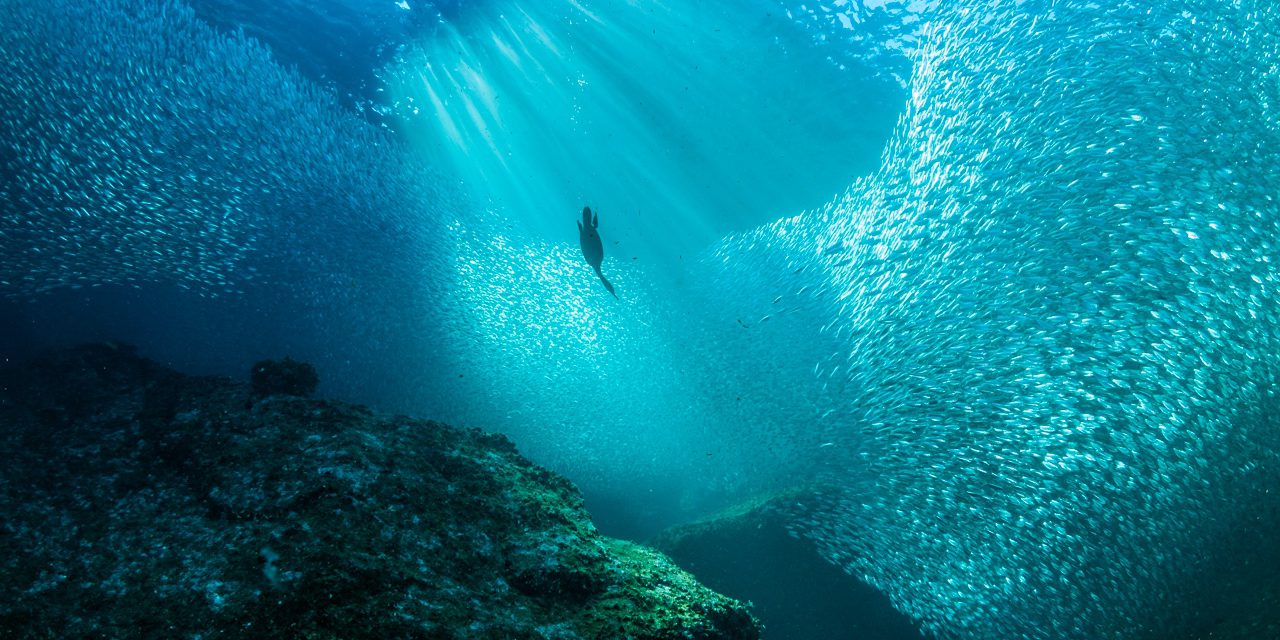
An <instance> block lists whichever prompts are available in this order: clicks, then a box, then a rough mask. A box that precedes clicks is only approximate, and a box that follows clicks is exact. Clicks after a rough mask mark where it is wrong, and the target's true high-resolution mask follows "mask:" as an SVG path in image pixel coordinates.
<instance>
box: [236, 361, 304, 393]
mask: <svg viewBox="0 0 1280 640" xmlns="http://www.w3.org/2000/svg"><path fill="white" fill-rule="evenodd" d="M319 384H320V376H319V375H318V374H317V373H316V368H315V367H313V366H311V365H310V364H308V363H306V362H298V361H297V360H294V359H293V358H289V357H285V359H284V360H260V361H258V362H255V363H254V364H253V367H252V368H251V369H250V370H249V387H250V388H251V389H252V390H253V395H254V396H257V397H260V396H269V395H275V394H284V395H288V396H299V397H302V398H306V397H308V396H310V395H311V394H312V393H314V392H315V390H316V386H317V385H319Z"/></svg>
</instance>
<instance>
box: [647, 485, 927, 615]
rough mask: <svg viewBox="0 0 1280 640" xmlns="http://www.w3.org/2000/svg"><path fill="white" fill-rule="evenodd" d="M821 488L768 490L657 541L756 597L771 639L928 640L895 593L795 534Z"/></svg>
mask: <svg viewBox="0 0 1280 640" xmlns="http://www.w3.org/2000/svg"><path fill="white" fill-rule="evenodd" d="M812 497H813V490H812V489H811V488H810V489H798V490H791V491H782V492H778V493H773V494H767V495H763V496H760V497H757V498H755V499H752V500H748V501H746V502H743V503H740V504H738V505H735V506H733V507H730V508H728V509H725V510H723V511H720V512H718V513H716V514H713V515H711V516H710V517H707V518H704V519H702V520H699V521H697V522H692V523H689V524H683V525H679V526H676V527H672V528H670V529H667V530H665V531H663V532H662V533H661V534H659V535H658V536H657V537H655V538H654V539H653V540H651V543H652V544H653V546H654V547H656V548H658V549H659V550H661V551H662V552H663V553H665V554H667V555H668V556H670V557H671V559H672V560H674V561H675V562H676V563H677V564H679V565H680V566H681V567H683V568H684V569H686V570H688V571H689V572H690V573H693V574H694V576H696V577H697V578H698V580H700V581H702V582H703V583H705V584H706V585H707V586H709V587H711V588H713V589H715V590H717V591H719V592H720V593H724V594H726V595H729V596H731V597H734V598H739V599H741V600H749V601H750V602H751V603H752V609H753V610H754V611H755V612H756V615H758V616H759V617H760V620H761V622H763V623H764V625H765V633H764V638H765V640H808V639H810V638H822V639H823V640H923V639H924V638H925V637H926V636H924V635H922V634H921V632H920V631H919V630H918V629H917V628H916V625H915V624H914V623H913V622H912V621H911V619H910V618H908V617H907V616H905V615H903V614H902V613H901V612H899V611H898V610H897V609H894V608H893V605H892V604H891V603H890V602H889V598H888V597H887V596H886V595H885V594H883V593H881V592H879V591H877V590H875V589H873V588H871V587H870V586H868V585H866V584H865V583H863V582H861V581H859V580H858V579H857V578H855V577H853V576H850V575H849V574H847V573H844V572H843V571H841V570H840V569H839V568H838V567H836V566H834V565H832V564H831V563H829V562H827V561H826V560H825V559H824V558H823V557H822V556H821V554H819V553H818V550H817V549H816V548H815V547H814V545H813V543H812V542H811V541H809V540H806V539H804V538H800V537H796V536H793V535H791V534H790V533H789V532H788V529H789V525H790V523H791V522H792V521H793V519H794V518H795V517H796V513H797V511H798V510H799V509H801V506H800V505H802V504H803V503H804V501H805V500H810V499H812Z"/></svg>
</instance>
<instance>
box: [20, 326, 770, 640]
mask: <svg viewBox="0 0 1280 640" xmlns="http://www.w3.org/2000/svg"><path fill="white" fill-rule="evenodd" d="M0 423H3V424H6V425H10V426H9V428H8V429H7V430H6V431H5V432H4V433H3V434H0V455H2V456H4V458H5V460H6V461H7V462H8V464H6V465H5V466H4V467H3V468H0V513H4V514H6V523H7V527H6V528H4V529H3V530H0V548H4V549H6V550H7V551H8V552H7V553H5V554H0V628H4V629H6V630H11V631H14V632H15V633H17V634H18V636H20V637H25V636H28V635H29V636H32V637H37V635H36V634H39V633H44V632H46V631H48V632H49V633H50V634H51V636H50V637H119V638H152V637H154V638H161V637H163V638H197V637H198V638H201V639H202V640H212V639H217V638H241V637H254V638H259V639H263V640H276V639H279V640H285V639H289V640H293V639H296V638H305V639H314V640H320V639H337V638H343V639H346V640H358V639H363V638H368V639H371V640H372V639H374V638H378V639H382V638H423V639H459V640H460V639H463V638H495V639H498V638H501V639H526V638H527V639H530V640H535V639H547V640H613V639H625V638H635V639H654V640H657V639H672V640H675V639H681V638H697V639H703V638H705V639H713V638H714V639H719V638H724V639H739V638H741V639H754V638H758V637H759V626H758V624H757V623H756V621H755V620H754V619H753V618H752V617H751V615H750V614H749V613H748V611H747V609H746V608H745V606H743V605H742V604H740V603H738V602H735V601H733V600H730V599H728V598H725V597H723V596H720V595H717V594H715V593H713V592H711V591H709V590H708V589H706V588H705V587H702V586H701V585H699V584H698V583H697V582H696V581H694V580H693V579H692V577H690V576H689V574H687V573H685V572H683V571H681V570H680V569H678V568H676V567H675V566H674V565H672V564H671V563H670V562H669V561H668V560H667V559H666V557H664V556H662V555H661V554H659V553H657V552H655V551H652V550H648V549H645V548H643V547H639V546H636V545H633V544H629V543H624V542H620V541H616V540H612V539H609V538H606V537H604V536H601V535H600V534H599V533H598V532H597V531H596V529H595V527H594V526H593V525H592V523H591V520H590V518H589V517H588V515H587V513H586V510H585V508H584V507H583V503H582V497H581V495H580V494H579V493H578V491H577V489H576V488H575V487H574V486H573V485H572V484H571V483H570V482H568V481H567V480H565V479H564V478H563V477H561V476H559V475H556V474H554V473H552V472H550V471H547V470H546V469H543V468H541V467H538V466H536V465H534V464H532V463H531V462H529V461H528V460H526V459H525V458H524V457H522V456H521V455H520V454H519V453H518V452H517V451H516V448H515V446H514V445H513V444H512V443H511V442H510V441H509V440H508V439H506V438H505V437H503V436H500V435H494V434H488V433H484V432H482V431H479V430H475V429H457V428H453V427H450V426H447V425H443V424H440V423H436V422H431V421H426V420H416V419H412V418H408V417H404V416H387V415H381V414H378V413H375V412H373V411H369V410H368V409H365V408H362V407H356V406H352V405H348V404H344V403H338V402H329V401H324V400H312V399H306V398H301V397H295V396H286V395H268V396H265V397H264V396H261V395H259V394H255V393H253V392H252V390H251V389H250V388H249V387H248V385H244V384H239V383H235V382H232V381H229V380H224V379H216V378H191V377H187V376H183V375H181V374H178V373H176V372H173V371H170V370H167V369H165V368H163V367H160V366H159V365H156V364H154V363H150V362H146V361H144V360H142V359H140V358H138V357H137V356H136V355H133V354H131V353H126V352H123V351H120V350H115V349H108V348H103V347H89V348H84V349H79V350H74V351H70V352H64V353H60V354H55V355H53V356H50V357H47V358H45V359H42V360H39V361H36V362H33V363H29V364H27V365H25V366H24V367H21V368H13V369H9V370H0ZM49 433H55V434H57V436H58V437H57V438H56V439H50V438H48V437H47V434H49Z"/></svg>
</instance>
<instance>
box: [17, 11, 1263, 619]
mask: <svg viewBox="0 0 1280 640" xmlns="http://www.w3.org/2000/svg"><path fill="white" fill-rule="evenodd" d="M868 4H875V6H877V7H879V6H883V5H884V4H886V3H879V4H876V3H868ZM897 4H899V5H901V4H903V3H897ZM915 4H916V3H911V4H910V6H908V7H907V8H903V7H898V9H900V10H895V12H894V15H902V16H903V18H902V19H903V21H904V22H903V24H901V25H897V26H884V28H883V31H884V32H885V33H889V34H904V35H903V38H905V37H906V35H909V36H910V38H911V42H908V43H905V44H904V42H901V41H900V40H902V38H899V37H897V36H896V35H895V36H893V37H890V38H888V39H887V40H886V42H890V41H892V42H895V43H896V45H897V46H902V47H906V48H909V49H911V50H912V52H913V54H912V55H913V56H914V61H913V67H912V70H911V72H910V80H909V85H908V86H909V92H910V94H909V97H908V102H907V105H906V112H905V114H904V115H903V117H902V118H901V120H900V121H899V123H898V126H897V129H896V132H895V134H894V136H893V138H892V139H891V141H890V144H889V147H888V148H887V149H886V151H885V154H884V160H883V165H882V167H881V168H880V170H879V171H877V172H876V173H875V174H873V175H871V176H869V177H866V178H863V179H860V180H858V181H857V182H856V183H855V184H853V185H852V186H851V187H850V188H849V189H848V190H847V191H846V192H845V193H844V195H843V196H842V197H840V198H837V199H836V200H835V201H834V202H832V203H830V204H829V205H828V206H827V207H825V208H823V209H821V210H818V211H812V212H808V213H806V214H804V215H800V216H797V217H794V218H789V219H786V220H782V221H779V222H777V223H775V224H772V225H768V226H765V227H762V228H760V229H757V230H755V231H752V232H749V233H744V234H740V235H737V236H733V237H730V238H727V239H725V240H723V241H722V242H720V243H719V244H717V245H716V246H714V247H712V249H711V250H710V251H708V252H707V253H706V254H705V255H703V256H702V257H701V259H700V260H696V261H695V260H694V259H693V258H692V256H689V257H688V258H689V259H688V260H687V261H686V262H688V263H691V264H689V266H688V267H687V268H685V267H684V266H683V264H682V266H681V270H680V271H679V273H678V277H673V278H672V281H671V283H669V284H668V283H666V282H665V281H663V280H662V279H660V278H659V277H658V269H656V268H653V267H650V266H648V265H645V264H644V263H643V261H635V262H633V261H632V259H630V258H628V256H627V255H626V254H625V253H623V252H622V248H619V249H617V250H615V249H614V248H613V247H612V245H611V246H610V247H608V248H607V257H606V263H605V267H606V269H607V270H608V272H609V273H610V276H611V278H613V277H614V276H615V275H616V281H615V284H617V286H618V291H619V295H620V297H621V300H620V301H616V302H614V301H612V300H611V299H610V300H609V301H608V302H607V304H604V303H601V299H600V297H599V296H600V295H601V293H602V292H601V290H600V288H599V285H598V282H595V281H593V278H594V275H593V274H592V273H591V272H590V270H589V269H587V268H585V266H584V265H583V264H582V262H581V260H580V255H579V254H578V253H577V248H576V246H574V245H572V244H570V243H571V242H572V241H573V236H569V243H566V242H560V241H559V239H557V238H541V237H534V238H525V237H520V235H519V232H518V230H516V231H512V230H511V229H510V225H508V224H506V222H507V221H506V220H504V219H503V216H504V215H507V214H511V215H512V217H515V216H516V215H518V214H519V212H497V211H484V210H482V209H476V214H475V215H474V216H472V217H471V218H466V217H463V216H459V215H455V214H454V213H453V212H454V211H456V209H454V207H455V206H456V205H455V204H454V203H455V202H456V198H457V196H455V195H454V194H453V193H452V192H450V191H449V190H448V189H446V188H444V187H442V186H441V185H444V184H448V182H447V181H445V180H442V179H441V178H440V177H439V176H438V175H436V174H435V173H434V172H433V171H432V170H430V169H427V168H424V166H423V165H424V164H425V163H422V162H420V161H419V160H417V159H416V157H415V156H414V155H412V153H411V152H410V151H408V150H406V149H405V148H404V146H403V145H402V144H400V143H398V142H397V141H396V140H395V139H394V138H393V137H392V136H391V135H389V134H387V133H386V132H384V131H382V130H379V129H377V128H375V127H372V126H370V125H369V124H368V123H366V122H364V121H362V120H360V119H359V118H358V117H357V116H355V115H352V114H348V113H345V112H343V111H342V110H341V109H340V108H339V107H338V106H337V103H336V101H335V100H334V99H333V97H332V96H329V95H328V94H326V93H325V92H323V91H321V90H320V89H318V88H316V87H315V86H314V85H313V84H311V83H310V82H308V81H306V80H304V79H302V78H301V77H300V76H299V75H298V74H297V73H296V72H294V71H291V70H288V69H285V68H283V67H281V66H280V65H279V64H277V63H276V62H274V61H273V59H272V57H271V54H270V53H269V52H268V51H267V50H266V49H265V48H264V47H263V46H262V45H260V44H258V43H256V42H255V41H253V40H251V39H248V38H246V37H244V36H243V35H237V34H231V35H227V34H222V33H219V32H217V31H215V30H213V29H212V28H210V27H208V26H207V25H205V24H204V23H202V22H200V21H199V20H197V19H196V18H195V17H194V16H193V14H192V12H191V11H190V9H188V8H186V7H185V6H184V5H182V4H180V3H177V2H172V1H169V0H159V1H156V2H148V1H146V0H101V1H98V2H90V3H76V2H71V1H70V0H51V1H49V2H43V3H31V2H23V1H19V0H0V24H5V25H21V28H16V29H15V28H9V29H4V30H0V296H4V297H10V298H25V297H29V296H32V295H33V294H36V293H39V292H41V291H47V290H52V289H57V288H65V287H77V286H96V285H104V284H115V285H139V284H144V283H151V282H175V281H176V282H177V283H179V284H181V285H183V286H185V287H188V288H191V289H193V290H195V291H197V292H200V293H203V294H210V295H211V294H220V293H226V292H234V291H239V290H242V289H243V288H245V287H246V284H247V283H249V282H263V281H267V282H269V283H272V284H280V285H281V289H282V290H290V291H293V290H298V289H301V291H298V292H297V293H299V294H300V298H301V299H302V300H304V301H305V300H315V299H323V302H321V303H319V304H317V307H318V308H321V309H324V310H326V311H333V312H334V313H335V314H336V313H337V312H341V313H344V314H346V315H345V316H344V317H347V318H348V319H354V320H353V321H352V322H351V324H352V325H356V326H359V327H384V329H382V332H383V335H394V336H395V337H396V338H397V339H398V340H399V342H395V343H393V347H394V349H391V348H387V347H385V345H384V347H383V350H382V351H381V352H380V353H385V352H387V351H392V350H394V351H397V352H404V353H409V354H413V357H412V358H407V360H409V361H410V362H409V364H406V365H405V367H404V369H405V370H404V372H403V375H401V376H400V378H399V379H395V380H388V379H379V380H378V381H377V386H379V388H381V387H390V388H392V389H394V390H396V391H397V392H402V393H403V395H404V396H412V394H415V393H416V394H418V396H416V397H409V399H407V400H404V402H405V404H408V405H413V404H414V403H415V402H416V403H418V406H419V407H428V408H429V409H430V411H426V412H427V413H428V414H429V415H431V416H432V417H435V418H439V419H443V420H447V421H451V422H455V423H460V424H467V425H477V426H483V427H485V428H488V429H499V430H503V431H506V432H508V433H512V434H513V435H514V436H515V439H516V440H517V441H518V442H519V443H520V447H521V449H522V451H525V452H527V453H529V455H530V456H531V457H533V458H534V459H536V460H538V461H539V462H542V463H550V464H552V465H553V466H555V467H556V468H557V469H558V470H561V471H564V472H565V473H566V474H568V475H569V476H570V477H571V478H572V479H573V480H574V481H575V482H578V483H579V484H581V485H583V487H584V489H585V490H587V491H588V493H590V492H591V490H593V489H595V490H601V489H602V488H603V489H606V490H616V491H615V493H616V494H617V495H621V496H623V497H624V498H627V499H635V497H636V496H637V495H639V496H646V499H648V500H655V501H656V500H657V498H654V497H653V496H655V495H663V496H664V497H665V496H666V495H668V494H669V495H670V496H672V498H671V499H672V500H677V501H679V502H680V503H681V506H682V507H685V506H687V513H689V514H695V513H698V512H699V511H700V510H702V509H704V508H705V506H706V505H708V504H715V503H716V502H717V501H727V500H729V499H732V498H735V497H740V496H741V495H744V494H747V493H751V492H754V491H758V490H761V489H765V488H775V487H779V486H783V485H785V484H787V483H788V482H792V481H795V480H797V479H800V480H805V481H807V480H810V479H815V480H818V481H819V482H820V483H821V486H823V487H826V489H825V490H824V491H823V493H822V498H821V500H820V501H819V502H818V503H816V504H813V505H807V506H808V507H809V508H808V509H806V510H805V511H804V515H803V516H801V517H799V518H798V519H797V521H796V522H795V525H794V529H795V531H796V532H797V533H798V534H800V535H804V536H807V537H809V538H810V539H812V540H814V541H815V542H816V543H817V545H818V547H819V549H820V550H821V551H822V552H823V553H824V554H825V555H826V556H827V557H828V558H830V559H831V560H832V561H834V562H836V563H838V564H840V565H841V566H842V567H844V568H845V569H846V570H847V571H849V572H850V573H852V574H855V575H858V576H860V577H863V578H864V579H866V580H867V581H868V582H870V583H871V584H873V585H875V586H877V587H878V588H880V589H882V590H884V591H885V592H886V593H888V594H889V595H890V597H891V598H892V600H893V602H894V604H895V606H897V607H899V608H900V609H902V610H903V611H905V612H907V613H909V614H911V615H912V616H915V617H916V618H918V619H919V620H921V621H922V622H923V624H924V626H925V627H926V628H927V629H929V630H930V631H932V632H934V633H935V634H936V635H937V636H938V637H941V638H956V639H972V640H985V639H989V638H1029V639H1033V640H1059V639H1090V640H1092V639H1101V638H1116V639H1119V638H1125V639H1128V638H1139V637H1142V638H1152V639H1156V638H1167V637H1176V636H1178V635H1179V634H1181V633H1183V632H1184V631H1185V628H1186V625H1187V624H1191V623H1192V619H1193V618H1194V617H1195V616H1197V615H1199V613H1198V612H1197V610H1196V602H1197V599H1196V597H1197V592H1196V589H1197V588H1198V587H1197V584H1198V582H1197V578H1198V577H1199V572H1201V571H1210V570H1216V569H1218V568H1219V567H1222V568H1223V569H1222V570H1223V571H1224V572H1229V570H1230V569H1231V568H1232V567H1233V566H1235V565H1233V564H1231V563H1233V562H1242V561H1247V560H1248V559H1249V558H1250V557H1251V556H1250V553H1251V549H1250V545H1251V544H1253V543H1254V542H1255V541H1256V540H1257V539H1258V538H1257V537H1256V536H1257V535H1258V532H1260V531H1265V530H1269V529H1275V528H1277V527H1278V526H1280V510H1278V509H1277V505H1276V500H1275V493H1274V491H1275V487H1277V486H1280V422H1278V421H1277V420H1278V418H1277V416H1278V415H1280V401H1278V400H1277V397H1276V388H1277V383H1280V380H1278V379H1277V378H1278V375H1277V374H1278V372H1280V355H1277V354H1280V328H1278V326H1277V322H1276V317H1277V312H1280V308H1278V304H1277V303H1278V300H1277V294H1276V288H1277V286H1280V270H1278V269H1277V265H1276V261H1277V260H1280V253H1278V252H1277V242H1278V240H1277V238H1280V235H1278V232H1280V213H1278V212H1277V210H1276V201H1275V198H1276V196H1277V193H1280V156H1277V155H1276V153H1275V150H1276V149H1280V113H1278V112H1277V111H1278V109H1280V69H1278V67H1277V65H1278V63H1280V9H1277V8H1276V7H1275V6H1274V4H1273V3H1271V2H1269V1H1268V0H1240V1H1238V2H1223V1H1220V0H1181V1H1170V2H1160V3H1146V2H1132V1H1120V2H1116V3H1110V4H1107V3H1103V4H1098V3H1093V2H1087V1H1085V0H1026V1H1022V2H1010V3H994V2H986V1H982V0H952V1H949V2H944V3H936V4H937V5H938V6H937V7H936V9H931V10H930V11H929V12H927V13H925V14H922V15H921V14H917V13H915V12H914V10H910V7H911V6H915ZM923 4H924V5H929V4H930V3H923ZM841 6H844V5H843V3H841ZM841 11H844V9H842V10H841ZM826 13H831V12H824V15H825V14H826ZM831 15H835V16H837V18H836V20H835V21H832V20H831V19H830V16H826V17H824V16H823V15H819V14H818V13H817V12H814V13H813V14H812V15H810V14H804V15H801V14H796V15H795V16H793V19H795V20H798V21H801V22H804V23H813V24H818V25H823V24H825V25H828V27H829V28H833V29H837V30H839V29H843V28H844V27H843V26H841V25H842V24H843V22H842V20H843V19H841V18H839V17H838V15H844V14H839V12H836V13H831ZM876 15H878V14H876ZM858 16H862V17H867V16H873V14H872V13H867V12H865V11H864V12H860V13H859V12H852V13H848V14H847V15H846V18H847V19H848V21H849V23H850V24H853V22H854V21H855V17H858ZM907 17H910V20H907ZM858 19H861V18H858ZM877 19H878V18H877ZM842 35H845V34H841V33H839V32H836V33H832V34H831V37H830V40H832V41H834V40H836V39H837V38H839V37H841V36H842ZM916 38H918V42H917V41H916V40H915V39H916ZM887 47H888V45H887V44H886V46H885V47H881V49H877V50H873V53H872V55H876V56H880V55H884V56H888V55H890V52H889V50H888V48H887ZM877 51H878V53H877ZM890 72H891V73H893V72H892V71H890ZM849 117H851V118H854V117H858V114H850V115H849ZM570 204H571V206H567V208H566V212H567V213H566V215H567V217H566V218H565V232H566V234H569V233H571V232H572V231H573V216H574V215H575V214H576V211H578V210H580V207H581V205H582V203H576V202H575V203H570ZM602 218H603V216H602ZM602 224H603V222H602ZM681 260H682V261H685V257H684V256H682V257H681ZM668 275H669V274H668ZM417 288H426V289H431V291H430V292H429V293H430V295H429V296H427V297H425V298H422V297H414V296H415V294H414V293H413V292H412V290H416V289H417ZM407 292H409V293H407ZM346 296H349V297H359V299H360V304H345V305H344V304H343V302H342V300H341V298H343V297H346ZM326 305H327V306H326ZM428 312H430V313H428ZM317 317H318V318H319V319H318V320H316V322H329V323H332V315H328V316H326V315H324V314H317ZM424 318H428V319H424ZM310 329H312V330H314V327H310ZM321 333H323V332H321ZM353 333H354V330H353ZM358 338H359V336H355V337H352V338H351V340H352V343H353V344H354V346H353V347H352V348H351V351H352V352H360V351H362V350H365V349H366V348H367V347H368V346H369V345H368V344H367V343H365V342H361V341H360V340H359V339H358ZM418 353H422V354H427V355H424V356H423V357H422V358H418V357H417V354H418ZM432 358H434V359H432ZM424 362H426V363H427V364H424ZM357 364H358V365H362V366H363V365H367V364H368V363H365V362H360V363H357ZM396 385H402V386H396ZM370 386H371V387H372V386H374V385H370ZM655 487H656V490H655ZM607 492H608V491H605V493H607ZM628 492H630V493H628ZM633 501H634V500H633Z"/></svg>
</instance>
